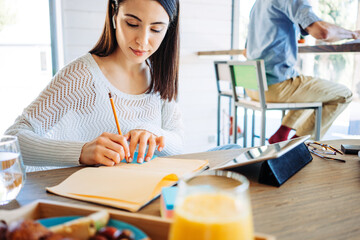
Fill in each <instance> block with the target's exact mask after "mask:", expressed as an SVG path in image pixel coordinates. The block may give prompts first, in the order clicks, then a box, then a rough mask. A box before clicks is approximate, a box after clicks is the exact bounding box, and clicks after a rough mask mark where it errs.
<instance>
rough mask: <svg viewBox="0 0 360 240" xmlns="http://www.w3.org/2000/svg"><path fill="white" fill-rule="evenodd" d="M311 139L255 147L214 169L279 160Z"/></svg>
mask: <svg viewBox="0 0 360 240" xmlns="http://www.w3.org/2000/svg"><path fill="white" fill-rule="evenodd" d="M309 138H310V136H309V135H306V136H303V137H298V138H294V139H291V140H287V141H283V142H279V143H274V144H270V145H265V146H260V147H254V148H251V149H249V150H247V151H246V152H243V153H241V154H240V155H239V156H237V157H236V158H234V159H233V160H231V161H229V162H227V163H225V164H222V165H220V166H215V167H213V168H212V169H227V168H233V167H239V166H243V165H247V164H251V163H255V162H260V161H264V160H268V159H273V158H278V157H280V156H282V155H284V154H285V153H287V152H288V151H290V150H291V149H293V148H295V147H296V146H298V145H300V144H301V143H303V142H304V141H306V140H307V139H309Z"/></svg>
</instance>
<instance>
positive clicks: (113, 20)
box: [112, 15, 116, 29]
mask: <svg viewBox="0 0 360 240" xmlns="http://www.w3.org/2000/svg"><path fill="white" fill-rule="evenodd" d="M112 22H113V27H114V29H116V25H115V15H113V17H112Z"/></svg>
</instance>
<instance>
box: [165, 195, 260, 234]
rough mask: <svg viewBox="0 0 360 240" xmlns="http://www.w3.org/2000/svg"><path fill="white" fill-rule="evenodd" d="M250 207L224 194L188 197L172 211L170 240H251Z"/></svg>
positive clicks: (252, 232)
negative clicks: (173, 216)
mask: <svg viewBox="0 0 360 240" xmlns="http://www.w3.org/2000/svg"><path fill="white" fill-rule="evenodd" d="M252 222H253V221H252V215H251V209H250V204H249V202H247V201H246V200H244V201H241V200H239V199H236V198H235V197H234V196H231V195H228V194H225V193H201V194H192V195H189V196H187V197H185V198H184V200H183V202H182V203H180V204H179V205H178V206H177V207H176V209H175V218H174V223H173V225H172V226H171V230H170V237H169V239H170V240H185V239H186V240H192V239H194V240H195V239H196V240H219V239H221V240H250V239H251V240H253V239H254V229H253V223H252Z"/></svg>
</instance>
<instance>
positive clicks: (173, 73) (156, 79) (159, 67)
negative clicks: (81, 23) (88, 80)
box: [90, 0, 180, 101]
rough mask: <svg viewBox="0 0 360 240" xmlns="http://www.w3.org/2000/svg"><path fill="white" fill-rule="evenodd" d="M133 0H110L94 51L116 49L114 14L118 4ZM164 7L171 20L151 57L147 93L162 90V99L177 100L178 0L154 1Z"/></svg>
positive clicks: (105, 52) (109, 52) (111, 50)
mask: <svg viewBox="0 0 360 240" xmlns="http://www.w3.org/2000/svg"><path fill="white" fill-rule="evenodd" d="M124 1H130V0H118V1H115V0H109V2H108V7H107V12H106V18H105V25H104V29H103V32H102V34H101V36H100V39H99V40H98V42H97V43H96V45H95V46H94V48H93V49H91V50H90V53H91V54H95V55H97V56H100V57H105V56H108V55H110V54H111V53H113V52H114V51H115V49H116V47H117V46H118V45H117V41H116V36H115V31H116V30H115V29H114V27H113V24H112V17H113V15H117V13H118V9H119V7H118V6H119V5H120V4H121V3H123V2H124ZM154 1H157V2H159V3H160V4H161V6H163V8H164V9H165V10H166V12H167V13H168V15H169V18H170V23H169V27H168V29H167V32H166V34H165V37H164V39H163V41H162V42H161V44H160V47H159V48H158V50H157V51H156V52H154V53H153V54H152V55H151V56H150V57H149V59H148V62H147V63H148V66H149V68H150V73H151V81H150V86H149V89H148V91H147V93H150V92H159V93H160V96H161V98H162V99H167V100H169V101H171V100H173V99H177V95H178V81H179V47H180V46H179V45H180V41H179V12H180V9H179V0H154Z"/></svg>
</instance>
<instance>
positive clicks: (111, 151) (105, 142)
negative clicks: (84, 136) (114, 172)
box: [79, 132, 130, 166]
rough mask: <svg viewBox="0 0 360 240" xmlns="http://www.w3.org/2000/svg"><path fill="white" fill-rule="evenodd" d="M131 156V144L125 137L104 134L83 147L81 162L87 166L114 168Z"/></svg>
mask: <svg viewBox="0 0 360 240" xmlns="http://www.w3.org/2000/svg"><path fill="white" fill-rule="evenodd" d="M129 156H130V151H129V144H128V142H127V140H126V138H125V137H124V136H121V135H119V134H114V133H108V132H104V133H102V134H101V135H100V136H99V137H97V138H95V139H94V140H92V141H91V142H88V143H85V144H84V146H83V147H82V150H81V154H80V158H79V162H80V163H81V164H85V165H95V164H103V165H105V166H113V165H115V164H117V163H119V162H120V161H121V160H122V159H124V158H125V159H126V161H127V160H128V158H129Z"/></svg>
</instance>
